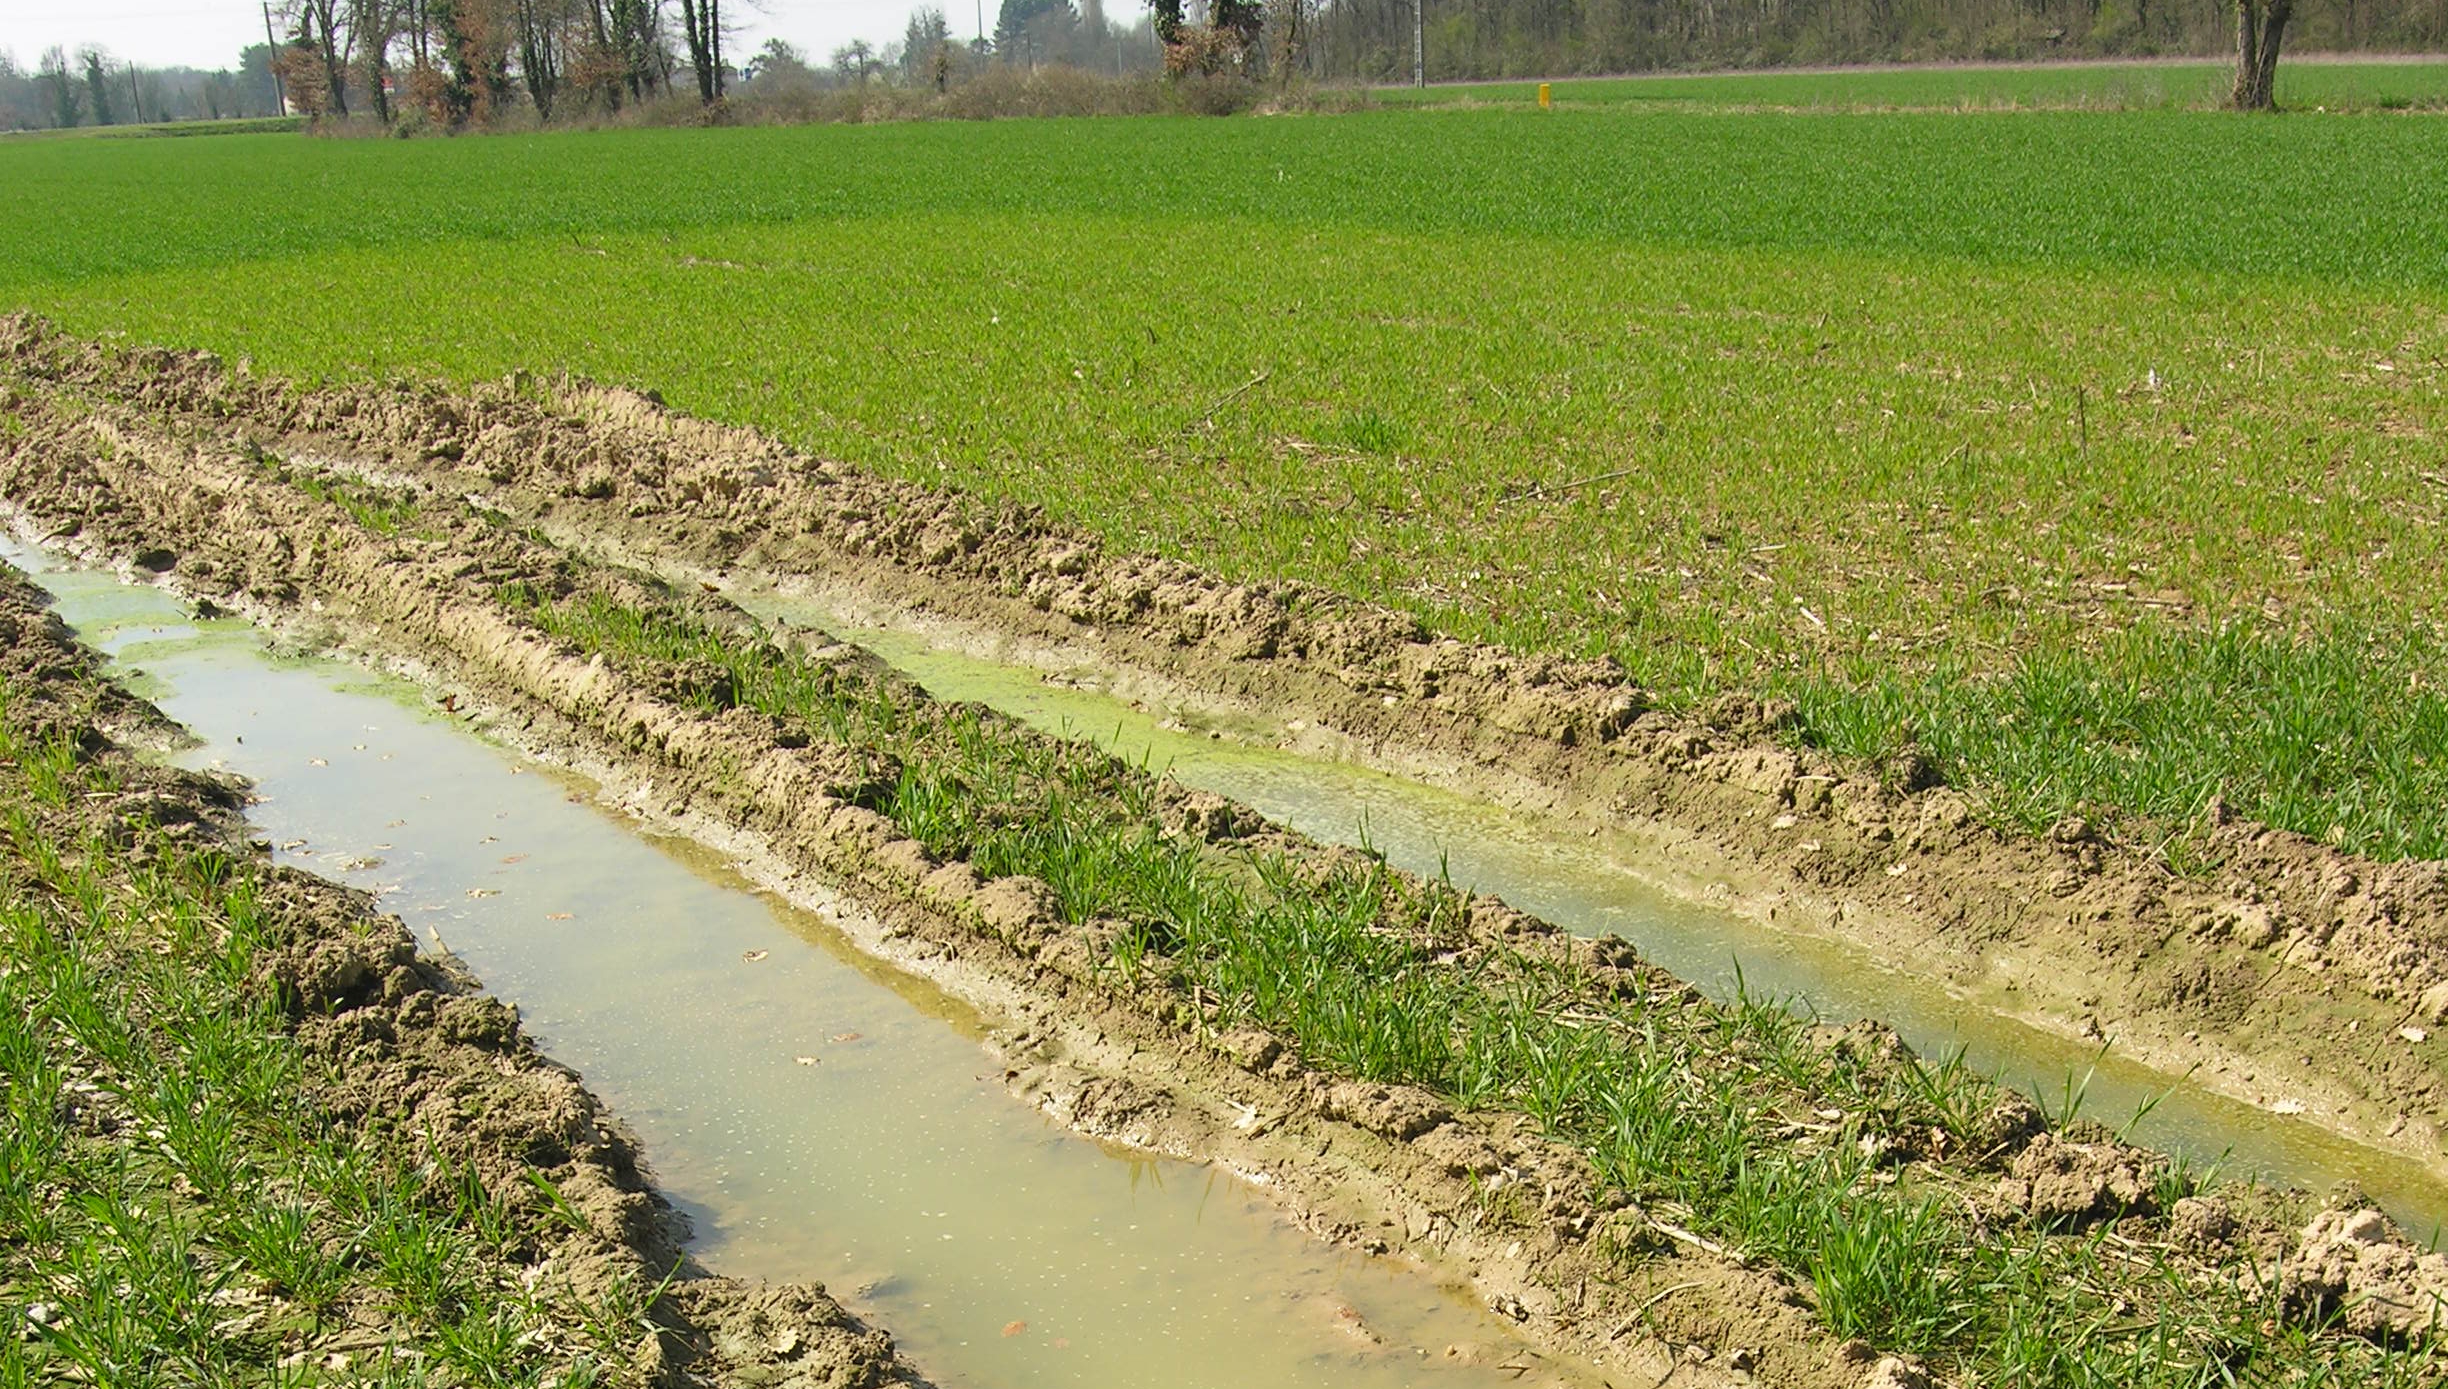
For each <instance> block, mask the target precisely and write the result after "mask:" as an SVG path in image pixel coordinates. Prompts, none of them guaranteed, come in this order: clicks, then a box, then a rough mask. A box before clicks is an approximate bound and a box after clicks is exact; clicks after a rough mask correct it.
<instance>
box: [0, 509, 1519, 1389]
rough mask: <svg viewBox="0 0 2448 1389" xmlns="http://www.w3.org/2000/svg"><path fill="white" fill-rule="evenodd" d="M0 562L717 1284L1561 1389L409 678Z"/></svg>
mask: <svg viewBox="0 0 2448 1389" xmlns="http://www.w3.org/2000/svg"><path fill="white" fill-rule="evenodd" d="M0 558H6V559H9V560H11V561H12V562H15V563H17V564H18V565H19V566H20V567H22V568H25V569H27V570H28V571H29V572H31V573H33V574H34V576H35V577H36V579H37V581H38V582H40V583H41V584H42V585H43V586H44V587H45V588H47V589H49V590H50V591H51V592H52V593H54V594H55V595H56V596H57V598H58V605H57V606H58V610H59V611H60V613H61V615H62V616H63V617H64V618H65V619H66V620H68V621H69V622H70V623H72V624H73V625H75V626H77V627H78V628H79V629H80V632H81V633H82V635H83V636H84V637H85V639H86V640H87V641H89V642H91V643H92V644H94V645H96V646H98V647H100V648H101V649H102V650H103V651H105V652H106V653H108V654H110V655H111V656H112V657H113V658H114V660H115V663H116V665H117V667H118V673H120V674H121V675H122V676H123V677H127V678H129V679H130V681H131V683H132V684H134V685H136V686H137V687H138V688H139V689H141V690H142V692H143V693H145V694H146V695H147V696H148V697H150V698H152V699H153V700H154V701H155V702H156V703H157V704H159V705H160V707H161V708H162V709H163V711H164V712H165V713H166V714H168V715H169V716H170V717H172V718H174V719H177V720H178V721H179V722H181V723H182V724H184V725H186V726H187V727H188V728H189V729H190V730H191V731H192V732H193V733H194V734H195V736H196V737H197V738H198V739H199V740H200V745H199V746H198V747H196V748H195V749H193V750H191V751H189V752H188V753H185V754H183V755H182V756H181V759H180V760H182V761H184V762H187V763H190V764H191V765H199V766H201V765H211V766H220V767H226V768H228V769H230V770H232V771H237V772H241V773H244V774H245V775H247V776H249V777H250V778H252V779H253V780H254V781H255V783H256V787H257V790H258V792H259V794H260V796H261V797H262V801H261V803H260V804H258V805H257V806H255V807H254V809H253V811H252V812H251V816H252V818H253V820H254V822H255V824H256V825H257V826H258V827H259V830H260V832H261V833H262V834H263V835H264V836H265V837H267V838H269V839H270V840H271V841H272V842H273V843H274V844H275V845H276V846H277V847H278V850H279V854H280V856H281V857H282V858H283V859H285V860H287V861H290V862H294V863H298V864H300V865H303V866H306V867H309V868H312V869H314V870H315V871H317V872H319V873H322V874H324V875H325V876H329V877H333V878H336V879H339V880H342V881H345V882H348V883H350V884H352V885H355V886H359V887H363V888H366V889H369V890H372V891H376V892H378V893H380V894H381V901H382V904H383V906H384V907H385V908H386V909H388V910H391V911H393V912H396V913H398V914H399V915H400V916H401V917H402V918H403V919H404V920H406V921H407V922H408V924H409V926H410V928H411V929H412V930H414V931H415V932H416V934H417V935H418V936H419V937H420V939H421V940H423V941H424V942H425V943H426V944H427V945H428V946H429V947H437V946H438V947H442V948H447V949H449V950H451V951H452V952H454V953H456V954H458V955H459V956H460V957H461V958H462V959H464V960H465V961H466V962H467V963H468V964H469V965H470V966H472V967H473V968H474V970H475V971H476V973H477V974H478V975H479V976H480V977H481V978H482V979H483V981H484V982H485V984H486V986H487V987H488V988H489V989H490V990H491V991H493V992H494V993H495V994H497V995H499V996H501V997H503V998H504V999H507V1000H509V1001H512V1002H514V1003H516V1004H518V1005H519V1007H520V1010H521V1012H522V1015H523V1016H524V1018H525V1019H526V1022H527V1024H528V1025H529V1027H530V1028H531V1030H532V1031H533V1032H534V1033H535V1034H536V1036H537V1037H538V1039H539V1041H540V1042H541V1043H542V1044H543V1045H544V1046H545V1047H546V1049H547V1050H549V1051H550V1052H551V1053H552V1055H553V1056H554V1057H555V1058H557V1059H559V1060H561V1061H563V1062H565V1063H567V1064H569V1065H571V1066H573V1067H575V1068H576V1069H577V1070H579V1071H580V1072H581V1073H582V1075H583V1076H584V1078H585V1080H586V1082H587V1084H588V1086H589V1087H590V1088H591V1089H593V1090H594V1091H595V1092H596V1093H597V1094H598V1095H600V1096H602V1097H603V1098H604V1099H605V1101H607V1103H608V1104H609V1105H610V1106H611V1107H612V1108H613V1109H614V1110H615V1111H616V1112H618V1113H619V1114H621V1115H622V1116H623V1117H624V1118H625V1119H626V1120H627V1121H628V1122H629V1123H630V1124H631V1125H632V1127H633V1128H634V1129H635V1130H636V1131H637V1133H638V1134H639V1136H640V1137H641V1139H642V1140H643V1142H644V1146H645V1150H646V1152H647V1154H648V1156H649V1159H650V1161H651V1162H652V1164H653V1168H654V1173H655V1177H656V1180H657V1182H658V1184H659V1185H660V1186H661V1187H662V1188H663V1190H664V1192H665V1194H666V1195H667V1196H668V1197H670V1198H671V1199H672V1200H673V1201H674V1203H675V1204H677V1205H678V1206H680V1207H681V1208H682V1209H683V1210H684V1211H686V1212H687V1213H688V1215H689V1217H690V1219H691V1221H692V1222H693V1224H694V1227H695V1230H696V1233H697V1238H696V1240H695V1242H694V1243H693V1244H692V1246H691V1248H692V1251H693V1252H694V1253H695V1254H696V1255H697V1257H698V1258H699V1259H700V1260H701V1261H702V1262H704V1263H705V1264H706V1265H707V1266H708V1267H710V1268H712V1269H713V1270H715V1271H717V1272H721V1273H727V1274H733V1275H740V1276H748V1277H770V1278H774V1279H807V1278H817V1279H822V1280H824V1281H825V1282H826V1283H827V1284H828V1285H829V1286H830V1288H831V1290H832V1291H833V1292H834V1293H835V1294H836V1295H837V1296H840V1297H842V1298H843V1300H844V1301H845V1302H847V1303H849V1304H851V1305H852V1306H853V1307H854V1308H856V1309H857V1310H860V1311H861V1312H864V1313H867V1314H869V1315H872V1316H873V1317H874V1318H875V1319H876V1320H877V1321H878V1322H879V1323H880V1324H881V1325H883V1326H885V1327H886V1328H888V1329H889V1330H890V1331H891V1332H892V1333H893V1334H894V1336H895V1337H896V1338H897V1339H898V1341H899V1342H900V1344H901V1345H902V1347H903V1349H904V1351H905V1352H906V1353H907V1354H908V1355H909V1357H910V1358H911V1359H912V1360H913V1362H914V1363H916V1364H917V1365H918V1366H919V1367H920V1369H921V1370H922V1371H924V1372H925V1373H927V1374H928V1375H929V1376H930V1377H932V1378H933V1379H934V1380H935V1381H936V1382H938V1383H941V1384H945V1385H971V1384H975V1385H996V1386H1036V1385H1047V1386H1051V1385H1074V1384H1084V1385H1117V1384H1166V1385H1179V1386H1214V1389H1233V1387H1236V1386H1248V1387H1249V1389H1261V1387H1263V1389H1283V1387H1285V1386H1298V1385H1320V1386H1327V1385H1332V1386H1346V1385H1348V1386H1357V1387H1358V1389H1368V1386H1409V1385H1440V1384H1447V1385H1454V1386H1457V1389H1476V1386H1483V1385H1517V1384H1524V1383H1527V1384H1533V1385H1536V1384H1544V1383H1556V1382H1560V1381H1559V1376H1558V1375H1557V1374H1556V1373H1554V1372H1552V1371H1550V1370H1547V1369H1544V1368H1539V1367H1540V1366H1541V1362H1540V1361H1539V1359H1538V1358H1537V1357H1536V1356H1534V1355H1533V1354H1531V1353H1530V1352H1528V1351H1527V1350H1526V1349H1524V1348H1523V1347H1522V1346H1521V1345H1520V1343H1519V1342H1517V1341H1514V1340H1512V1339H1511V1337H1510V1336H1509V1334H1508V1332H1507V1331H1506V1330H1505V1329H1504V1327H1503V1326H1502V1325H1501V1324H1500V1323H1498V1322H1497V1321H1495V1320H1494V1319H1493V1318H1492V1317H1490V1316H1489V1315H1487V1314H1485V1313H1484V1312H1482V1311H1481V1310H1480V1309H1479V1308H1477V1307H1476V1306H1475V1305H1474V1304H1472V1303H1470V1302H1468V1301H1467V1300H1466V1299H1465V1298H1464V1297H1463V1296H1461V1295H1460V1294H1458V1293H1455V1292H1453V1291H1452V1290H1449V1289H1446V1288H1442V1287H1439V1286H1438V1285H1437V1284H1435V1283H1434V1282H1432V1281H1431V1280H1430V1279H1429V1278H1428V1277H1426V1276H1425V1275H1423V1274H1422V1273H1421V1272H1419V1271H1417V1270H1415V1269H1412V1268H1409V1267H1405V1266H1402V1265H1398V1264H1396V1263H1393V1262H1390V1261H1388V1260H1384V1259H1379V1258H1372V1257H1369V1256H1366V1255H1362V1254H1358V1253H1353V1252H1347V1251H1344V1250H1340V1249H1337V1248H1333V1247H1330V1246H1327V1245H1325V1244H1322V1243H1320V1242H1318V1241H1316V1240H1314V1239H1312V1238H1310V1237H1308V1236H1306V1235H1305V1234H1303V1233H1302V1232H1300V1231H1299V1230H1297V1229H1295V1228H1293V1227H1292V1226H1291V1225H1290V1224H1289V1223H1287V1222H1286V1221H1285V1220H1284V1219H1283V1217H1282V1216H1281V1215H1280V1213H1279V1212H1277V1211H1276V1210H1275V1209H1274V1208H1273V1207H1272V1206H1271V1205H1270V1204H1269V1203H1268V1202H1267V1201H1266V1200H1265V1199H1264V1198H1263V1197H1262V1196H1261V1195H1260V1194H1259V1193H1258V1192H1257V1191H1255V1190H1254V1189H1252V1188H1250V1187H1248V1186H1247V1185H1245V1184H1243V1183H1242V1182H1240V1181H1238V1180H1236V1179H1233V1178H1230V1177H1227V1176H1224V1175H1221V1174H1219V1173H1218V1172H1216V1171H1214V1170H1213V1169H1210V1168H1205V1167H1200V1166H1196V1165H1192V1164H1188V1163H1182V1162H1176V1161H1172V1160H1165V1159H1151V1158H1148V1157H1146V1156H1144V1155H1135V1154H1131V1153H1127V1152H1123V1151H1120V1150H1116V1149H1113V1148H1109V1147H1107V1146H1104V1145H1101V1144H1098V1143H1095V1142H1092V1141H1090V1140H1087V1139H1084V1138H1081V1137H1079V1136H1078V1135H1076V1134H1073V1133H1072V1132H1070V1131H1069V1130H1067V1129H1065V1128H1063V1127H1061V1126H1060V1125H1058V1124H1056V1123H1054V1122H1053V1121H1051V1120H1049V1119H1047V1118H1045V1117H1044V1116H1043V1115H1041V1114H1039V1113H1038V1112H1036V1111H1035V1110H1033V1109H1031V1108H1029V1107H1028V1106H1027V1105H1026V1104H1024V1103H1023V1102H1021V1101H1020V1100H1018V1099H1015V1098H1014V1097H1013V1096H1011V1095H1010V1094H1009V1093H1008V1092H1006V1091H1005V1090H1004V1089H1003V1087H1002V1085H1001V1083H1000V1080H999V1078H998V1077H997V1076H995V1075H992V1074H988V1075H981V1074H980V1073H981V1072H987V1071H990V1070H991V1069H992V1067H991V1065H990V1063H989V1061H988V1060H987V1058H986V1056H985V1054H984V1053H983V1051H982V1050H981V1049H980V1048H979V1046H978V1044H977V1039H978V1037H979V1036H980V1034H981V1032H982V1030H983V1024H982V1022H981V1020H980V1019H979V1018H978V1017H977V1016H976V1015H974V1014H973V1013H971V1012H970V1011H969V1010H967V1009H966V1008H964V1007H963V1006H962V1005H960V1004H959V1003H958V1002H956V1001H954V1000H951V999H949V998H946V997H944V996H943V995H941V994H940V993H938V992H937V991H935V990H934V989H933V988H932V987H930V986H928V985H926V984H924V983H921V982H917V981H913V980H911V979H908V978H906V977H903V976H901V975H898V974H896V973H894V972H893V971H891V970H889V969H886V968H884V967H882V966H880V965H878V964H876V963H875V962H873V961H872V960H869V959H868V958H867V957H865V956H863V955H860V954H858V953H857V952H856V951H855V950H853V949H851V948H850V947H849V946H847V945H846V944H845V943H844V942H843V941H842V940H841V938H840V936H839V934H838V933H837V932H836V931H835V930H834V929H833V927H832V926H830V925H829V924H828V923H827V921H826V920H825V919H824V915H823V914H821V913H819V914H811V913H805V912H799V911H795V910H793V909H790V908H788V907H786V906H783V905H782V904H780V903H778V902H777V901H775V900H773V899H772V898H770V897H767V896H764V895H760V894H758V893H755V892H753V891H752V890H750V889H748V888H747V887H746V886H745V885H744V884H743V882H742V881H741V880H740V879H739V878H738V877H737V876H736V875H734V874H733V873H732V872H731V871H730V870H729V869H728V868H727V867H726V866H725V865H724V864H722V863H721V862H719V860H717V859H716V858H715V857H714V856H712V855H709V854H707V853H706V852H705V851H703V850H700V849H698V848H696V847H695V846H693V845H687V844H680V843H673V842H666V841H653V840H649V839H647V838H645V837H643V836H641V835H640V834H639V833H638V831H637V830H636V828H635V827H634V826H633V825H631V824H628V823H625V822H624V821H623V819H622V818H621V817H620V816H618V815H617V814H615V813H613V812H612V811H610V810H607V809H605V808H603V807H601V806H600V805H598V804H597V803H596V802H595V800H594V798H593V796H592V795H591V794H590V789H589V788H588V787H586V786H585V785H584V784H582V783H580V782H577V781H575V780H573V779H570V778H567V777H564V776H560V775H557V774H554V773H552V772H550V771H548V770H545V769H542V768H539V767H538V766H536V765H535V764H532V763H527V762H523V761H522V760H521V759H520V758H518V757H517V756H515V755H514V754H511V753H509V752H507V751H504V750H502V749H500V748H498V747H495V746H493V745H491V744H489V743H487V742H485V741H483V740H482V739H480V738H478V737H476V736H473V735H472V734H471V733H470V732H469V731H468V730H467V729H466V728H464V727H463V726H460V725H457V724H456V723H455V722H454V721H453V720H452V719H450V718H448V717H446V716H444V715H441V714H439V713H436V712H434V711H432V710H429V709H427V708H425V707H423V704H422V701H421V700H420V699H418V698H417V697H416V695H415V694H414V692H412V691H409V690H407V689H406V688H405V687H402V686H400V685H398V684H396V683H394V682H390V681H386V680H383V679H380V678H378V677H374V676H371V675H368V674H367V673H365V672H364V671H362V670H359V669H357V668H355V667H352V666H348V665H345V664H342V663H339V662H336V661H327V660H290V659H283V658H279V657H275V656H273V655H271V654H269V652H268V651H267V650H266V648H265V645H264V643H263V641H262V639H261V638H260V636H259V635H258V634H257V633H256V632H255V631H254V630H253V629H251V628H249V627H247V626H245V625H244V624H240V623H233V622H206V623H197V622H194V621H191V620H190V619H189V618H188V617H187V616H186V615H185V613H184V612H183V611H182V610H181V609H180V608H179V607H178V606H177V605H176V604H175V603H173V601H172V600H171V599H170V598H169V597H168V596H167V595H166V594H164V593H162V592H160V591H159V590H156V589H151V588H146V587H141V586H128V585H123V584H121V583H119V582H118V581H117V580H115V579H113V578H112V577H110V576H108V575H101V574H95V573H91V572H81V571H76V570H71V569H63V568H60V567H59V566H57V565H56V564H54V563H51V562H49V561H48V560H47V559H46V558H45V557H43V556H41V555H39V554H38V553H34V552H30V551H26V550H23V549H21V548H18V547H16V546H13V545H8V546H0ZM855 910H856V908H855V907H852V906H850V905H849V904H847V903H843V904H840V905H839V906H838V908H837V909H836V911H837V912H838V913H847V912H851V911H855ZM1457 1351H1458V1352H1461V1353H1459V1354H1456V1353H1452V1352H1457ZM1466 1362H1470V1363H1466ZM1525 1371H1527V1373H1526V1374H1525Z"/></svg>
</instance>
